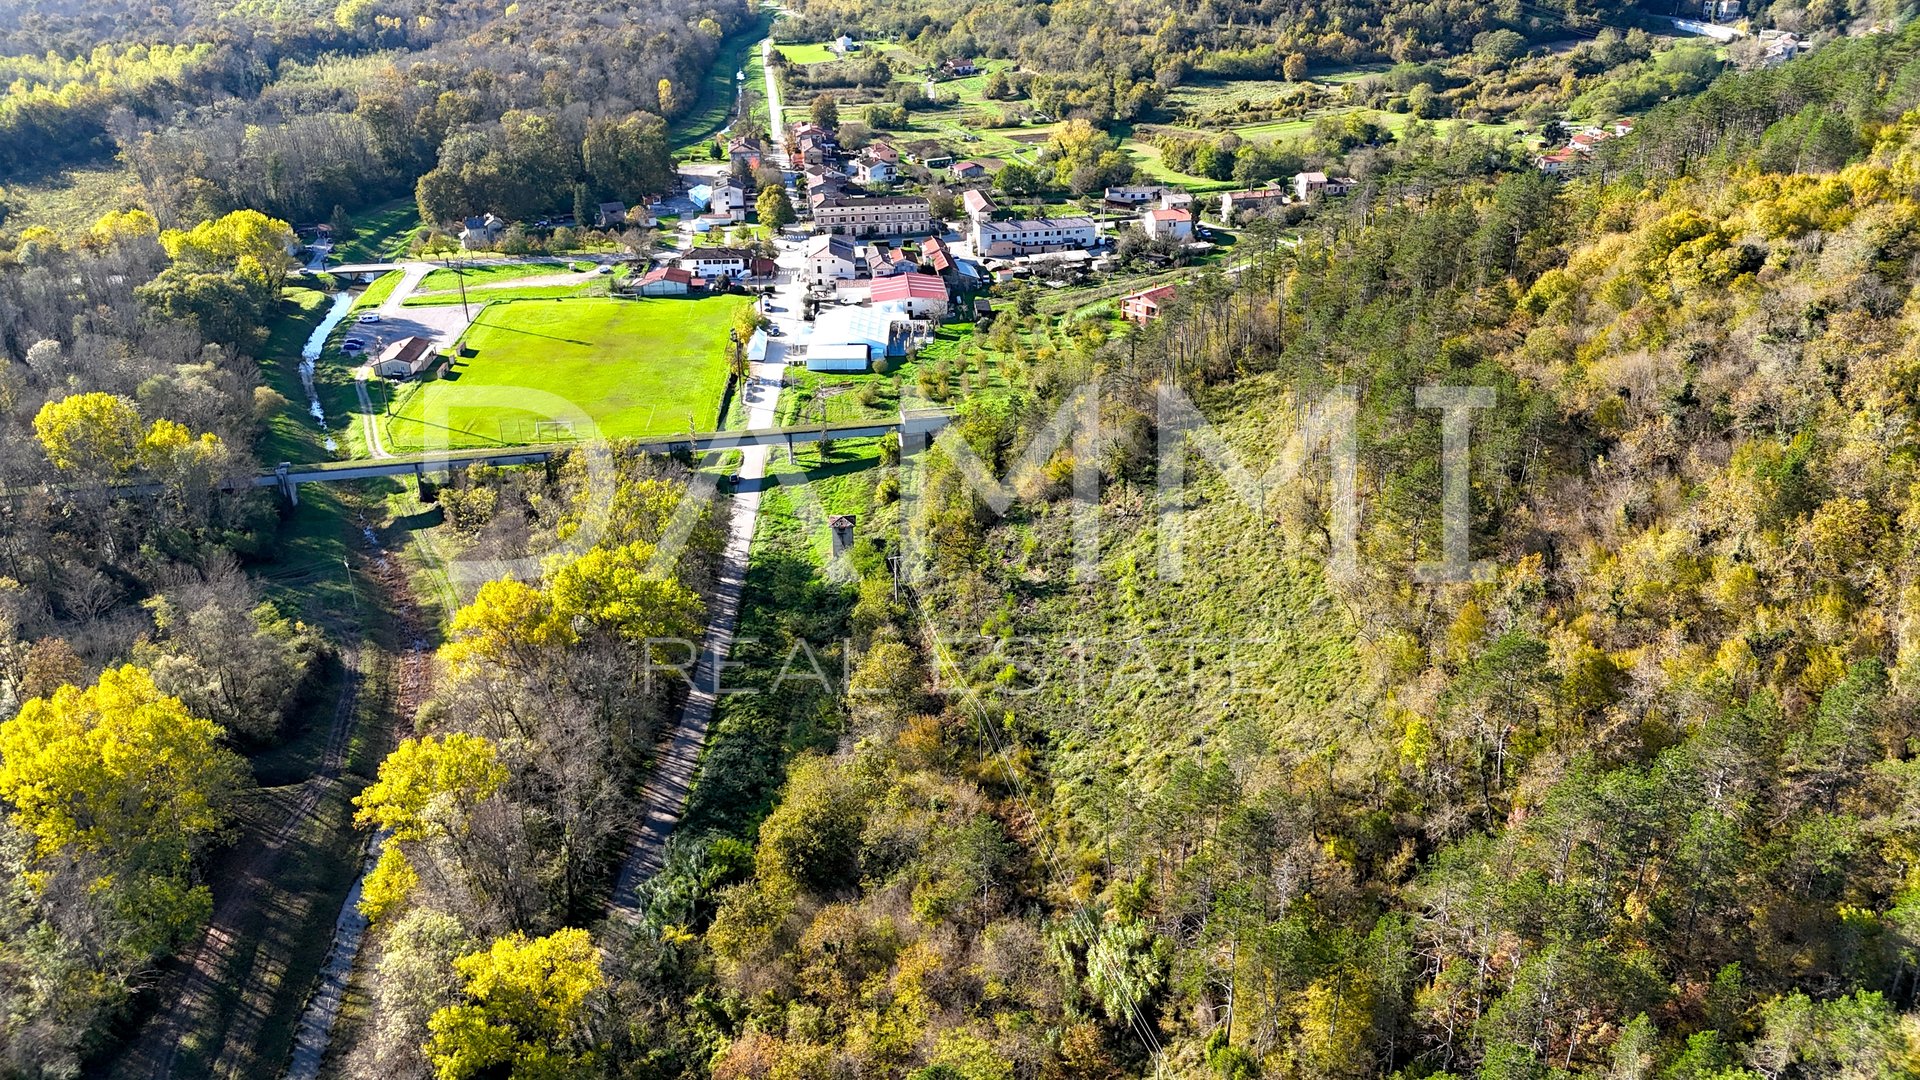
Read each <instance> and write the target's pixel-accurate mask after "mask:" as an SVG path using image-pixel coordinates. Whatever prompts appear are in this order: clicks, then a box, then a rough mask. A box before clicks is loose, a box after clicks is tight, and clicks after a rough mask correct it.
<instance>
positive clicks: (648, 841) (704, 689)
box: [611, 350, 784, 920]
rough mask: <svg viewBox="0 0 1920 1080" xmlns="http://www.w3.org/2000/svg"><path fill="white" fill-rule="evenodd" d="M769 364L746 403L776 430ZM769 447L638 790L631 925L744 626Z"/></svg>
mask: <svg viewBox="0 0 1920 1080" xmlns="http://www.w3.org/2000/svg"><path fill="white" fill-rule="evenodd" d="M775 352H776V350H769V353H770V359H769V360H767V361H765V362H762V363H758V364H754V365H753V368H752V374H751V376H750V378H749V381H748V385H747V389H746V396H745V400H746V403H747V426H748V427H749V428H770V427H773V426H774V423H773V420H774V412H775V406H776V405H777V404H778V403H779V400H780V383H781V379H782V377H783V375H784V372H783V370H782V369H783V363H782V362H781V361H779V360H778V359H776V358H771V355H772V354H773V353H775ZM767 453H768V448H767V447H764V446H749V447H746V448H745V449H743V450H741V451H740V479H741V481H742V482H741V483H740V485H739V487H738V489H737V490H736V491H735V492H734V494H733V496H732V502H733V506H732V509H733V514H732V518H731V520H730V521H729V522H728V525H727V544H726V548H725V550H724V551H723V552H722V554H721V557H720V579H719V582H718V583H717V584H716V585H715V587H714V595H713V602H712V604H711V605H710V606H709V607H708V611H707V632H706V637H705V638H704V639H703V640H702V641H701V643H700V658H699V661H698V663H697V664H696V665H695V667H694V673H693V688H692V689H691V690H689V691H688V693H687V701H686V704H685V706H684V707H682V709H681V710H680V721H679V723H678V725H676V726H675V727H674V729H673V734H672V735H671V736H669V737H668V739H667V742H666V745H665V746H663V747H662V748H661V752H660V758H659V760H658V761H657V762H655V763H654V767H653V772H652V774H651V775H650V776H649V777H648V778H647V783H646V786H645V787H643V788H642V789H641V792H640V814H639V818H638V820H637V822H636V827H635V829H634V832H633V835H632V837H631V839H630V841H629V844H630V847H629V853H628V855H627V860H626V862H625V864H623V865H622V866H621V868H620V877H619V879H618V880H617V881H616V882H615V884H614V890H613V897H612V902H611V908H612V910H611V913H612V914H613V915H615V916H616V917H619V918H622V919H626V920H632V919H635V918H637V917H638V916H639V914H640V911H639V907H638V905H637V904H636V902H635V898H634V889H635V888H636V887H637V886H638V885H639V884H640V883H641V882H642V881H644V880H646V878H648V877H649V876H651V875H652V874H653V873H654V872H655V871H657V870H659V869H660V864H661V856H662V853H663V851H664V849H665V846H666V842H667V839H668V838H669V837H671V836H672V835H673V830H674V827H675V826H676V825H678V824H679V823H680V814H681V812H682V811H683V810H684V809H685V808H686V805H687V794H688V793H689V792H690V791H691V790H692V789H693V779H694V776H695V774H696V773H697V772H698V771H699V766H700V754H701V751H702V750H703V749H704V748H705V746H706V742H707V727H708V725H710V724H711V723H712V722H713V706H714V700H715V690H716V688H717V684H716V678H717V672H718V670H719V661H720V660H723V659H725V658H726V657H727V656H728V655H729V654H731V653H732V651H733V635H734V630H735V628H736V627H737V626H738V625H739V621H740V597H741V594H742V593H743V592H744V591H745V589H746V581H747V555H748V551H749V549H750V548H751V547H752V544H753V529H754V524H755V523H756V522H757V521H758V520H759V516H760V485H759V484H758V483H755V482H754V481H758V480H760V479H761V478H763V477H764V476H766V470H767Z"/></svg>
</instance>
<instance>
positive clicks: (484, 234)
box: [460, 214, 507, 251]
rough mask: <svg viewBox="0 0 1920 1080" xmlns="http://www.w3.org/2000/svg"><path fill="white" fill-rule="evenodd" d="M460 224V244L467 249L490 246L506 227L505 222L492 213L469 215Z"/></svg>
mask: <svg viewBox="0 0 1920 1080" xmlns="http://www.w3.org/2000/svg"><path fill="white" fill-rule="evenodd" d="M462 225H463V226H464V227H463V228H461V230H460V246H461V247H463V248H465V249H466V250H468V251H472V250H474V249H475V248H487V247H492V246H493V243H494V241H496V240H498V239H500V234H501V233H503V232H505V231H506V228H507V223H506V222H504V221H502V220H500V219H499V218H497V217H494V216H493V215H492V214H487V215H485V216H482V217H470V218H468V219H467V220H466V221H465V222H463V223H462Z"/></svg>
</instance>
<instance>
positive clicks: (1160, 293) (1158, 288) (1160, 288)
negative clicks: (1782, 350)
mask: <svg viewBox="0 0 1920 1080" xmlns="http://www.w3.org/2000/svg"><path fill="white" fill-rule="evenodd" d="M1178 291H1179V290H1177V289H1175V288H1174V287H1173V286H1171V285H1155V286H1154V287H1153V288H1151V289H1142V290H1140V291H1139V292H1137V293H1133V294H1132V295H1130V296H1123V297H1121V298H1120V302H1121V303H1122V304H1124V303H1127V302H1128V301H1130V300H1151V301H1153V302H1154V303H1156V304H1157V303H1160V302H1162V301H1165V300H1171V299H1173V298H1174V296H1175V294H1176V293H1178Z"/></svg>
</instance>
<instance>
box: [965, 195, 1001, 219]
mask: <svg viewBox="0 0 1920 1080" xmlns="http://www.w3.org/2000/svg"><path fill="white" fill-rule="evenodd" d="M960 207H961V209H963V210H965V211H966V212H967V216H968V217H969V218H972V219H973V220H974V221H985V220H986V219H988V218H990V217H992V216H993V215H994V212H995V211H996V210H998V209H999V208H998V207H996V206H994V205H993V200H992V199H989V198H987V193H986V192H984V191H980V190H977V189H976V190H969V191H968V192H966V193H965V194H964V195H961V196H960Z"/></svg>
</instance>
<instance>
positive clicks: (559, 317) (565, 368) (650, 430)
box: [382, 296, 748, 453]
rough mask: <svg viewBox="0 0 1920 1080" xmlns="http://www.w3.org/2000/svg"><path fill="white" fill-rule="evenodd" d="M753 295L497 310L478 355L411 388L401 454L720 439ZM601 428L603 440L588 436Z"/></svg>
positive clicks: (393, 420)
mask: <svg viewBox="0 0 1920 1080" xmlns="http://www.w3.org/2000/svg"><path fill="white" fill-rule="evenodd" d="M747 302H748V300H747V299H746V298H745V297H739V296H716V297H707V298H703V299H698V300H670V299H655V300H612V299H597V298H585V299H566V300H522V301H516V302H510V303H496V304H492V305H490V306H489V307H488V308H487V309H486V311H485V312H483V313H482V314H481V316H480V318H479V319H478V320H477V321H476V322H475V323H474V325H473V326H472V327H471V328H470V329H469V330H468V331H467V336H466V339H465V344H466V345H467V347H468V348H469V349H470V350H471V351H472V355H471V356H468V357H467V358H465V359H464V360H461V361H460V362H459V363H458V364H456V365H455V367H454V368H453V370H452V371H451V372H450V373H449V374H448V375H447V376H445V377H443V378H440V379H437V380H432V381H428V382H424V383H419V384H417V385H412V386H408V387H406V388H404V389H402V390H401V391H400V392H399V393H398V394H397V395H396V396H395V398H394V403H393V405H392V407H391V415H390V416H388V417H387V418H385V419H384V420H383V421H382V422H383V423H384V424H385V425H386V426H385V428H384V431H385V437H386V441H387V444H388V446H389V448H390V449H392V450H394V451H396V452H402V453H404V452H409V451H415V450H424V449H429V448H434V449H439V448H464V447H478V446H501V445H513V444H519V443H532V442H545V441H553V440H556V439H560V438H565V437H566V432H565V431H564V430H561V429H556V428H555V427H554V426H553V425H552V424H551V422H552V421H555V420H559V421H567V422H571V423H572V425H573V435H574V436H576V437H585V436H588V435H590V434H593V433H594V430H597V432H598V434H600V435H604V436H606V437H609V438H630V437H638V436H647V435H670V434H673V433H676V432H682V431H686V430H687V429H688V428H689V426H691V427H692V428H694V429H695V430H699V431H706V430H709V429H711V428H712V427H713V426H714V423H715V413H716V411H717V410H718V408H719V406H720V391H721V389H722V388H723V387H724V386H725V384H726V379H727V370H726V350H727V330H728V327H729V326H731V325H732V320H733V312H734V309H735V308H738V307H740V306H741V305H743V304H745V303H747ZM589 429H593V430H589Z"/></svg>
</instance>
